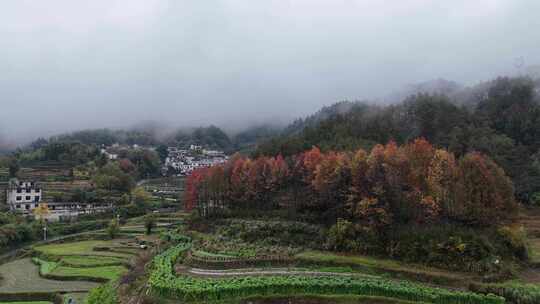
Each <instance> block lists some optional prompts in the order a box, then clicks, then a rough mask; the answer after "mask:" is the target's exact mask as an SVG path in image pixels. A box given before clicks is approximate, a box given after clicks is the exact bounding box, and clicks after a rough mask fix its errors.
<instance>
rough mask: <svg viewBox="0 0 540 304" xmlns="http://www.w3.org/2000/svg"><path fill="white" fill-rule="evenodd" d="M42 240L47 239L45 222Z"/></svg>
mask: <svg viewBox="0 0 540 304" xmlns="http://www.w3.org/2000/svg"><path fill="white" fill-rule="evenodd" d="M43 240H44V241H46V240H47V222H45V226H44V227H43Z"/></svg>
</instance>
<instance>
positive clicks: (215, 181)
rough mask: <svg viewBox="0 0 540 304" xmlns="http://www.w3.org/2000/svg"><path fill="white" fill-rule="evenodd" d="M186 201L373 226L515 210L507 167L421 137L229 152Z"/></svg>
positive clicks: (201, 209) (475, 220)
mask: <svg viewBox="0 0 540 304" xmlns="http://www.w3.org/2000/svg"><path fill="white" fill-rule="evenodd" d="M184 195H185V203H186V207H187V208H188V209H196V210H197V211H198V213H199V214H200V215H201V216H203V217H213V216H221V215H223V214H227V213H235V212H245V211H247V210H252V211H257V212H265V211H276V210H280V211H287V212H288V214H303V215H306V214H307V215H309V216H310V217H311V218H312V219H313V220H314V221H321V222H326V223H328V224H333V223H335V222H337V220H338V219H347V220H349V221H352V222H354V223H358V224H361V225H363V226H364V227H369V228H371V229H384V227H387V226H389V225H393V224H409V223H415V224H419V225H426V224H435V223H438V222H459V223H466V224H469V225H479V226H481V225H490V224H494V223H497V222H499V221H501V220H504V219H505V218H507V217H509V216H511V215H512V214H513V212H514V211H515V210H516V202H515V200H514V196H513V186H512V183H511V181H510V179H509V178H508V177H507V176H506V174H505V172H504V171H503V170H502V169H501V168H500V167H498V166H497V165H496V164H495V163H494V162H493V161H492V160H491V159H489V158H488V157H486V156H484V155H482V154H480V153H476V152H473V153H468V154H466V155H464V156H463V157H461V158H459V159H456V157H455V156H454V155H453V154H452V153H450V152H448V151H446V150H444V149H437V148H435V147H434V146H432V145H431V144H430V143H429V142H427V141H426V140H424V139H417V140H415V141H413V142H411V143H408V144H405V145H402V146H398V145H397V144H396V143H394V142H389V143H388V144H386V145H376V146H374V147H373V148H372V149H371V151H369V152H368V151H365V150H362V149H360V150H357V151H354V152H333V151H330V152H326V153H323V152H321V151H320V150H319V149H318V148H317V147H313V148H312V149H311V150H308V151H306V152H304V153H301V154H297V155H294V156H291V157H287V158H283V157H281V156H277V157H263V156H261V157H258V158H256V159H249V158H244V157H242V156H239V155H235V156H233V157H231V159H230V160H229V161H228V162H227V163H226V164H224V165H220V166H214V167H210V168H204V169H199V170H196V171H194V172H193V173H192V174H191V175H190V176H189V177H188V179H187V181H186V192H185V194H184Z"/></svg>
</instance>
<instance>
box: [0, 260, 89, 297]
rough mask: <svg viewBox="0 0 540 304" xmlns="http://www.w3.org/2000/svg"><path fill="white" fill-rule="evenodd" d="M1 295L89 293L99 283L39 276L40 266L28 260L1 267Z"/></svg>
mask: <svg viewBox="0 0 540 304" xmlns="http://www.w3.org/2000/svg"><path fill="white" fill-rule="evenodd" d="M0 276H2V278H3V280H2V281H1V283H0V293H19V292H51V291H58V292H76V291H88V290H90V289H92V288H95V287H97V286H98V285H99V283H94V282H84V281H56V280H49V279H45V278H42V277H40V276H39V273H38V266H37V265H35V264H34V263H32V261H31V260H30V259H29V258H27V259H20V260H16V261H13V262H9V263H6V264H3V265H0Z"/></svg>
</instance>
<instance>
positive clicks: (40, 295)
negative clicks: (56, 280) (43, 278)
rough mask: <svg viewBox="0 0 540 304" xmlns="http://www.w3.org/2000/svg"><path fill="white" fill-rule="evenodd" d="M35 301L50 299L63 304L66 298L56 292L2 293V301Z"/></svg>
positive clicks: (57, 303) (0, 300) (0, 296)
mask: <svg viewBox="0 0 540 304" xmlns="http://www.w3.org/2000/svg"><path fill="white" fill-rule="evenodd" d="M23 301H26V302H33V301H50V302H53V303H54V304H63V303H64V298H63V297H62V296H61V295H60V294H58V293H56V292H19V293H0V302H23Z"/></svg>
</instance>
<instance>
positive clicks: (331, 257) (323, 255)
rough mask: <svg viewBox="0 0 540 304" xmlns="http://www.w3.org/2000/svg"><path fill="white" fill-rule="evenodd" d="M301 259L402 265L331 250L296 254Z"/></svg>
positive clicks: (381, 265) (323, 261) (378, 265)
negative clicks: (330, 251)
mask: <svg viewBox="0 0 540 304" xmlns="http://www.w3.org/2000/svg"><path fill="white" fill-rule="evenodd" d="M295 257H296V258H298V259H301V260H307V261H314V262H321V263H335V264H347V265H364V266H371V267H385V268H400V267H402V265H401V264H400V263H398V262H396V261H392V260H383V259H377V258H372V257H368V256H344V255H338V254H334V253H329V252H320V251H305V252H301V253H299V254H297V255H296V256H295Z"/></svg>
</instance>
